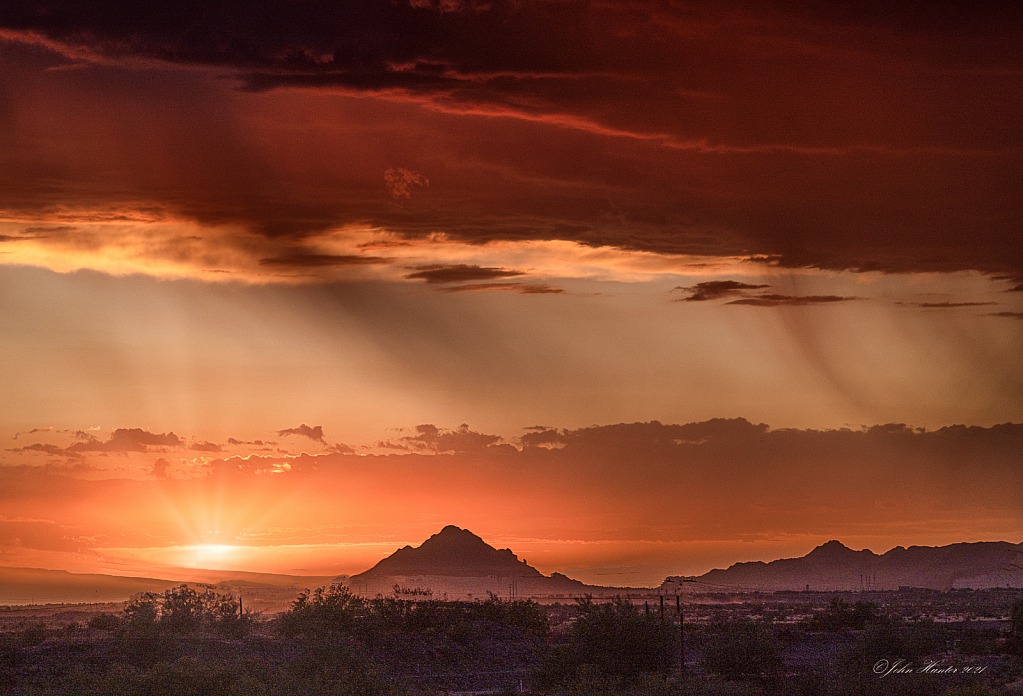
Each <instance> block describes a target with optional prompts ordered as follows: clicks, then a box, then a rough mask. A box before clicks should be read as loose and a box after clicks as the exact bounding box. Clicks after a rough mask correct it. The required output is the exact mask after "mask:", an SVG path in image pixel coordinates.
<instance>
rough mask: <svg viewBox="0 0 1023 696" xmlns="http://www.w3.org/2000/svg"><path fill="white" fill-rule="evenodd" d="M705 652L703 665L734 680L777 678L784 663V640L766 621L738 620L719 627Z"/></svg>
mask: <svg viewBox="0 0 1023 696" xmlns="http://www.w3.org/2000/svg"><path fill="white" fill-rule="evenodd" d="M715 633H716V635H714V636H712V637H711V639H710V640H709V642H708V643H707V645H706V647H705V648H704V651H703V664H704V668H705V669H706V670H707V671H708V672H711V673H713V674H720V675H721V676H724V677H728V678H735V679H747V678H751V677H754V678H758V677H765V678H774V677H776V676H777V675H778V674H779V672H780V669H781V666H782V651H781V643H780V642H779V641H778V639H777V638H776V637H775V635H774V634H773V633H772V632H771V630H770V629H768V628H767V627H766V626H764V625H763V624H759V623H756V622H753V621H736V622H734V623H730V624H722V625H719V626H717V627H716V630H715Z"/></svg>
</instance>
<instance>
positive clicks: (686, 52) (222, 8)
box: [0, 0, 1023, 279]
mask: <svg viewBox="0 0 1023 696" xmlns="http://www.w3.org/2000/svg"><path fill="white" fill-rule="evenodd" d="M1021 20H1023V10H1021V9H1020V6H1019V3H1010V2H991V3H983V4H981V3H940V4H935V3H921V2H910V1H908V0H906V1H903V2H891V3H887V2H886V3H880V2H868V3H853V4H848V3H846V4H840V5H839V6H836V3H832V2H824V1H819V2H809V3H803V2H782V1H779V2H770V3H759V4H756V5H755V6H751V5H750V4H748V3H744V2H740V1H739V0H736V1H735V2H725V3H686V4H681V3H673V4H672V3H661V2H653V1H651V2H642V1H640V2H631V3H596V2H584V1H583V0H567V1H557V2H555V1H553V0H550V1H548V0H519V1H511V0H508V1H507V2H502V1H501V0H494V1H493V2H488V3H474V2H472V3H471V2H460V1H457V0H443V1H441V2H433V1H432V0H431V1H430V2H427V1H426V0H414V1H412V2H401V1H397V0H395V1H392V0H343V1H340V2H327V0H308V1H304V2H290V1H286V0H256V1H255V2H242V0H230V1H228V0H213V1H211V2H197V1H196V0H187V1H181V0H178V1H177V2H173V1H172V2H164V3H156V4H153V3H137V2H128V1H127V0H100V1H98V2H85V0H47V1H42V0H11V1H9V2H5V3H3V4H2V5H0V27H2V28H5V29H6V30H7V32H6V35H7V36H8V37H18V40H20V41H21V42H22V43H32V42H34V43H35V44H36V45H39V46H47V47H50V48H51V49H53V50H58V51H62V52H63V53H64V55H65V56H67V57H68V60H71V61H78V62H87V61H89V60H93V61H100V62H103V61H105V62H107V63H109V62H111V61H112V62H115V63H117V62H119V63H121V64H123V65H128V66H133V67H136V68H138V69H142V68H141V67H140V66H145V65H151V64H152V62H153V61H162V62H166V63H171V64H178V65H188V66H206V67H213V68H220V69H226V70H228V71H231V72H232V73H234V74H236V75H237V76H239V78H240V80H241V83H242V84H243V85H244V87H245V88H246V89H248V90H251V91H255V92H268V91H272V90H274V89H275V88H278V87H307V88H310V89H320V88H322V89H328V90H332V91H335V92H343V93H346V94H359V95H371V96H376V97H379V98H381V99H382V100H386V101H387V102H388V104H390V105H391V108H393V109H395V110H400V109H401V108H403V107H405V106H407V105H414V106H416V107H422V106H425V107H427V108H429V109H432V110H433V111H435V112H441V113H444V114H448V115H463V116H464V115H466V114H481V115H484V116H488V117H490V116H493V115H511V116H514V117H515V118H516V119H518V121H519V123H518V124H517V125H509V124H508V123H506V119H490V118H487V119H482V120H483V121H485V122H486V124H485V126H480V124H479V123H476V122H474V120H473V119H468V118H464V119H463V121H462V123H461V124H460V126H457V127H450V128H447V129H445V136H446V137H445V138H444V139H443V141H442V142H443V144H444V147H447V148H448V149H447V150H446V151H444V152H443V153H435V152H431V153H430V155H435V158H434V160H433V161H434V162H438V163H441V162H442V163H443V164H444V165H446V166H447V170H446V171H441V172H440V173H434V172H433V171H426V169H425V168H423V167H421V166H420V165H419V164H418V163H416V166H417V167H419V168H422V169H423V171H424V172H426V174H428V175H429V181H430V183H431V185H430V188H429V189H428V190H427V189H425V188H424V189H422V190H421V192H422V194H423V195H422V196H420V195H419V193H420V190H417V192H416V195H415V196H411V195H410V191H411V187H412V186H423V187H425V182H426V181H427V179H426V176H425V175H423V174H419V173H418V171H416V170H414V169H405V168H394V167H391V168H390V169H387V168H388V167H389V164H390V163H391V162H406V161H408V162H409V164H410V166H411V165H412V164H413V160H412V159H408V160H406V158H405V157H404V156H402V158H401V159H395V158H394V157H391V156H390V154H391V153H388V156H387V157H383V156H381V157H378V158H377V161H374V163H372V166H371V165H370V164H369V163H367V164H365V165H364V167H365V171H362V172H361V173H360V174H359V175H358V176H356V175H354V174H353V175H350V176H351V178H344V177H339V176H338V175H336V174H335V175H334V176H335V177H337V178H338V179H340V180H339V181H337V180H336V181H319V180H315V177H311V179H312V180H314V183H317V184H321V185H322V187H323V189H322V191H320V192H319V193H314V192H313V191H312V189H311V187H310V186H306V185H304V184H306V183H308V182H304V181H297V180H294V181H291V180H287V179H288V176H289V175H288V174H286V173H285V172H291V171H292V170H289V169H287V168H286V167H283V168H280V169H277V168H275V163H274V162H273V161H272V158H269V157H264V156H263V155H262V154H260V153H259V152H258V151H257V150H256V149H249V148H247V147H245V144H244V142H242V141H241V140H240V139H238V138H234V137H232V135H233V134H232V132H231V123H232V122H231V121H230V119H229V118H227V117H223V118H222V120H218V118H220V117H218V115H217V114H218V109H217V108H216V106H217V105H215V104H209V103H208V101H207V99H208V94H206V93H202V94H198V95H193V94H184V92H186V91H187V90H181V91H182V94H181V95H180V96H181V102H182V103H185V102H186V101H187V100H188V99H192V101H193V102H194V103H195V104H196V105H197V106H195V107H194V108H195V111H196V113H195V114H191V115H190V117H189V118H188V119H181V121H182V123H193V122H194V123H196V124H200V123H201V124H202V125H203V128H202V129H199V128H195V129H189V128H185V129H184V130H186V131H187V133H185V134H178V136H177V137H179V138H181V139H183V140H184V141H185V142H188V141H189V139H191V140H193V141H195V142H194V143H193V144H192V145H191V149H189V148H185V151H184V154H180V155H179V154H177V153H174V155H173V156H175V157H180V158H181V160H182V161H181V162H179V163H177V164H176V168H175V171H176V172H178V171H179V170H180V171H186V172H189V175H188V176H187V177H185V176H182V175H181V174H180V173H176V174H175V175H174V176H172V177H169V179H170V181H171V182H173V184H174V185H173V186H171V185H170V184H168V183H167V182H166V181H155V182H149V183H148V184H146V185H143V183H136V181H140V182H141V181H142V180H143V179H144V178H145V177H138V176H136V177H127V178H126V182H115V183H116V184H117V185H113V184H110V183H109V182H101V183H97V184H93V183H91V182H93V179H91V178H90V177H88V176H81V175H80V174H81V173H80V172H78V171H76V170H75V168H74V167H66V169H68V171H63V170H62V169H61V168H56V169H57V170H58V172H57V173H56V174H55V173H54V171H53V169H55V168H54V167H47V166H42V165H40V166H37V167H26V166H24V165H25V162H23V161H22V160H20V159H18V157H20V155H17V154H12V155H11V156H10V157H11V158H12V160H13V161H12V162H11V163H10V164H11V166H10V167H9V171H12V172H25V174H24V175H22V176H24V177H29V176H31V177H35V178H34V179H33V180H32V182H34V183H32V182H28V183H26V181H25V180H23V179H21V178H19V177H14V176H13V175H11V176H10V177H7V178H3V177H0V187H2V188H3V189H4V190H7V191H10V192H12V193H11V201H13V202H8V204H9V205H11V206H12V207H13V208H16V209H19V210H20V209H21V207H24V208H26V209H34V208H33V206H35V207H45V206H50V209H52V207H53V198H52V186H53V182H55V181H58V182H65V183H64V184H63V185H66V186H67V187H69V188H70V189H72V192H73V193H74V194H76V196H77V197H76V200H89V201H92V200H93V199H96V200H101V201H102V200H105V197H106V196H113V194H112V193H111V192H110V191H109V190H107V188H109V189H111V190H113V191H114V192H115V193H116V194H117V196H118V200H119V201H138V200H146V199H148V198H155V199H158V200H156V201H155V203H154V205H153V207H154V208H157V209H159V208H172V209H173V210H174V212H176V213H178V214H181V215H185V216H187V217H190V218H191V219H195V220H198V221H200V222H202V223H204V224H213V225H215V224H226V223H236V222H242V223H243V224H244V225H245V226H246V227H247V228H249V229H251V230H255V231H257V232H259V233H260V234H262V235H264V236H266V237H270V238H282V239H287V240H292V241H294V240H298V239H302V238H305V237H307V236H309V235H313V234H316V233H319V232H322V231H324V230H328V229H331V228H332V227H339V226H343V225H344V224H347V223H366V224H369V225H371V226H375V227H378V228H381V229H387V230H392V231H395V232H397V233H399V234H400V235H402V236H404V237H406V238H409V239H414V238H425V237H428V236H430V235H432V234H436V233H438V232H442V233H444V234H447V235H449V236H451V237H453V238H456V239H461V240H465V241H470V242H484V241H488V240H497V239H501V240H516V239H523V240H531V239H570V240H573V241H577V242H579V243H581V244H586V245H589V246H602V245H609V246H616V247H623V248H629V249H634V250H644V251H653V252H660V253H669V254H681V253H686V254H706V253H713V254H726V255H762V256H763V257H764V258H765V259H767V260H769V262H770V263H773V264H776V265H781V266H786V267H817V268H824V269H843V270H844V269H851V270H857V271H870V270H877V271H884V272H902V271H907V272H910V271H918V270H926V271H957V270H969V269H976V270H981V271H985V272H990V273H1002V274H1007V275H1008V276H1010V277H1012V278H1014V279H1017V278H1021V277H1023V251H1021V245H1019V244H1018V241H1019V231H1018V220H1019V219H1020V218H1021V216H1023V203H1021V201H1023V196H1021V195H1020V191H1021V190H1023V164H1021V158H1020V153H1021V151H1023V131H1021V130H1020V129H1019V127H1018V114H1019V113H1020V112H1021V111H1023V86H1021V85H1023V81H1021V80H1020V77H1021V74H1023V58H1021V57H1020V52H1019V50H1018V36H1019V33H1020V30H1021V27H1023V21H1021ZM34 60H36V61H37V63H38V64H40V65H42V64H43V63H44V61H42V59H40V58H38V57H36V58H35V59H34ZM51 62H52V61H51ZM47 66H49V65H48V64H47ZM86 72H88V71H82V73H81V74H82V75H85V73H86ZM82 79H83V80H84V79H91V78H89V77H88V76H86V77H83V78H82ZM132 82H133V84H132V90H130V91H131V93H132V94H134V95H136V97H135V98H136V100H137V103H144V102H145V101H146V100H147V90H148V89H150V88H149V86H148V85H138V84H135V83H138V82H142V81H140V80H133V81H132ZM98 87H100V88H101V89H98V90H94V91H95V92H96V93H104V92H103V89H102V87H104V85H98ZM10 90H11V94H17V93H20V92H21V90H19V89H18V88H17V86H16V85H15V86H12V87H11V88H10ZM196 91H197V92H202V90H196ZM197 96H198V97H199V98H196V97H197ZM157 102H158V100H153V103H157ZM182 110H183V111H187V109H185V108H184V107H182ZM114 111H116V109H115V108H114V107H111V109H110V112H114ZM171 115H172V116H175V117H176V116H179V115H180V114H177V113H175V114H171ZM404 116H405V115H404V114H403V115H402V117H397V116H393V115H392V116H391V118H393V119H395V120H396V121H401V122H402V123H403V124H406V127H407V128H408V129H412V130H415V129H416V128H420V127H422V126H421V125H420V124H419V121H420V120H421V119H418V118H415V119H410V118H405V117H404ZM100 120H101V121H102V119H100ZM368 120H371V119H369V118H368ZM413 121H414V123H413ZM498 121H499V122H498ZM16 123H19V121H18V120H17V119H13V118H12V119H10V123H8V124H5V123H0V128H3V129H4V130H6V131H7V132H8V133H14V132H15V129H14V128H13V127H11V128H4V126H5V125H8V126H13V125H14V124H16ZM207 123H208V124H209V125H208V127H207ZM523 124H526V125H523ZM530 126H532V127H533V129H532V130H530ZM463 127H464V128H463ZM480 129H482V130H486V131H487V132H483V133H481V132H477V131H478V130H480ZM463 130H464V132H463ZM125 132H127V130H126V131H125ZM416 135H418V136H422V135H423V133H422V132H420V131H416ZM0 138H8V139H10V140H12V141H13V140H14V138H15V136H14V135H0ZM583 140H585V142H583ZM200 141H201V142H200ZM411 141H415V142H416V143H420V142H425V141H429V142H431V143H438V142H441V140H440V139H438V138H433V139H430V138H426V137H420V138H413V137H411V136H410V142H411ZM0 145H6V141H0ZM207 146H208V147H207ZM419 147H420V146H419V145H418V144H417V145H415V146H414V147H413V146H409V147H408V148H407V151H408V152H419V149H418V148H419ZM56 149H59V148H56ZM207 149H209V150H210V151H215V152H217V154H218V156H217V157H216V158H214V159H212V160H210V161H206V160H205V159H204V155H202V154H201V153H202V152H205V151H206V150H207ZM122 150H130V148H121V149H120V150H119V151H122ZM166 150H167V152H172V153H173V152H174V147H173V146H168V147H167V148H166ZM35 151H36V150H33V152H35ZM402 154H403V155H404V153H402ZM481 162H482V163H484V164H485V165H486V166H481V165H480V163H481ZM196 164H198V165H200V166H198V167H196V166H194V165H196ZM470 165H471V166H470ZM114 169H116V168H114ZM385 169H386V170H387V171H390V172H391V176H390V179H389V180H387V179H385V185H384V186H381V183H380V172H381V171H384V170H385ZM470 169H471V171H470ZM0 171H2V169H0ZM102 171H104V172H106V171H107V170H106V169H103V170H102ZM195 171H198V172H199V173H200V174H201V176H195V177H194V179H195V181H194V182H193V180H192V179H193V172H195ZM481 171H482V172H485V173H486V174H487V175H488V176H490V175H492V174H493V173H494V172H501V173H502V176H501V177H496V178H487V177H480V176H477V175H478V174H479V173H480V172H481ZM454 172H464V173H463V174H462V178H461V179H458V178H457V177H456V176H455V175H454V174H453V173H454ZM444 174H447V175H448V177H449V178H448V180H447V182H445V180H444V176H443V175H444ZM290 176H293V174H291V175H290ZM182 181H184V182H185V183H184V184H182V183H181V182H182ZM108 184H109V185H108ZM292 184H293V185H292ZM342 188H343V190H342ZM138 189H142V190H141V191H140V190H138ZM367 191H379V193H380V196H379V199H376V198H373V197H372V195H370V194H367V193H366V192H367ZM811 192H812V194H811ZM388 193H390V195H387V194H388ZM410 198H411V199H412V200H408V199H410ZM406 201H408V203H407V206H406V205H401V206H399V205H396V202H402V203H403V204H404V202H406ZM420 205H421V206H422V207H420V208H416V207H415V206H420ZM413 208H415V209H413ZM110 214H111V215H115V214H116V211H112V212H111V213H110ZM168 253H169V252H168ZM181 253H184V252H181ZM270 253H271V254H272V253H273V252H270ZM260 257H261V258H263V260H264V262H265V263H264V265H271V266H302V265H303V264H304V265H307V266H319V265H326V266H331V265H339V266H344V265H346V262H344V261H340V259H344V258H345V257H329V256H320V257H317V256H316V255H315V254H312V253H310V254H309V255H298V256H295V257H291V256H289V255H270V256H267V255H266V252H265V251H261V252H260V256H259V257H257V258H260ZM331 258H334V259H336V260H337V262H336V263H335V261H330V260H329V259H331ZM356 258H361V257H356ZM317 259H320V260H317Z"/></svg>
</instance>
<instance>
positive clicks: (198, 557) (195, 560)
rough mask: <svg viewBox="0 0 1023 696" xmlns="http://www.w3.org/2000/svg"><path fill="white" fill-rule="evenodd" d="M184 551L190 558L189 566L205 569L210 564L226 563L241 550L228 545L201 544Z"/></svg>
mask: <svg viewBox="0 0 1023 696" xmlns="http://www.w3.org/2000/svg"><path fill="white" fill-rule="evenodd" d="M185 548H186V550H188V551H190V552H191V553H190V554H189V555H190V556H191V558H192V561H191V564H192V565H194V566H196V567H200V568H202V567H205V566H208V565H209V564H210V563H212V562H220V563H223V562H226V561H230V560H232V559H233V558H234V557H235V556H236V555H237V554H238V552H239V551H240V550H241V549H240V547H238V546H231V545H230V544H201V545H199V546H188V547H185Z"/></svg>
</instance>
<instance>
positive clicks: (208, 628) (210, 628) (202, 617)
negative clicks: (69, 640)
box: [90, 585, 256, 640]
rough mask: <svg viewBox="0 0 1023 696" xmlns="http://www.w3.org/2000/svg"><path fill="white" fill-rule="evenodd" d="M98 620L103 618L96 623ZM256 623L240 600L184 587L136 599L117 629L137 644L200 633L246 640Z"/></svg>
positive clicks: (102, 621) (103, 620) (125, 609)
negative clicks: (138, 642) (162, 637)
mask: <svg viewBox="0 0 1023 696" xmlns="http://www.w3.org/2000/svg"><path fill="white" fill-rule="evenodd" d="M101 616H102V615H101ZM111 618H113V619H116V617H111ZM97 619H99V617H96V619H94V620H97ZM255 621H256V617H255V615H254V614H253V613H252V612H249V611H246V612H242V611H241V607H240V604H239V602H238V600H236V599H234V598H233V597H232V596H231V595H220V594H217V593H215V592H202V593H199V592H196V591H195V590H193V589H191V588H189V587H187V586H185V585H182V586H180V587H176V588H173V589H169V590H165V591H164V592H160V593H154V592H145V593H143V594H141V595H139V596H137V597H135V598H133V599H132V600H131V601H130V602H128V604H127V605H126V606H125V608H124V617H123V618H122V619H121V620H120V622H119V625H118V627H117V628H118V629H119V631H120V633H121V635H122V637H126V638H130V639H133V640H139V639H147V638H153V637H156V636H158V635H194V634H197V633H211V634H216V635H221V636H225V637H230V638H242V637H244V636H246V635H248V634H249V632H250V631H251V630H252V628H253V626H254V625H255ZM101 623H104V624H106V625H113V621H111V620H110V619H102V620H101ZM91 626H92V622H90V627H91ZM97 627H98V626H97Z"/></svg>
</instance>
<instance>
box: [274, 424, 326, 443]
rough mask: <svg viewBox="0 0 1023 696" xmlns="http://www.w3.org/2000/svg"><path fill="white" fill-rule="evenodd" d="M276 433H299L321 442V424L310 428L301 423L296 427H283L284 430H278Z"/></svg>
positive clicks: (282, 435)
mask: <svg viewBox="0 0 1023 696" xmlns="http://www.w3.org/2000/svg"><path fill="white" fill-rule="evenodd" d="M277 435H279V436H280V437H285V436H287V435H301V436H302V437H307V438H309V439H310V440H313V441H315V442H323V426H322V425H317V426H315V427H312V428H310V427H309V426H308V425H306V424H305V423H303V424H302V425H300V426H298V427H297V428H285V429H284V430H278V431H277Z"/></svg>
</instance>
